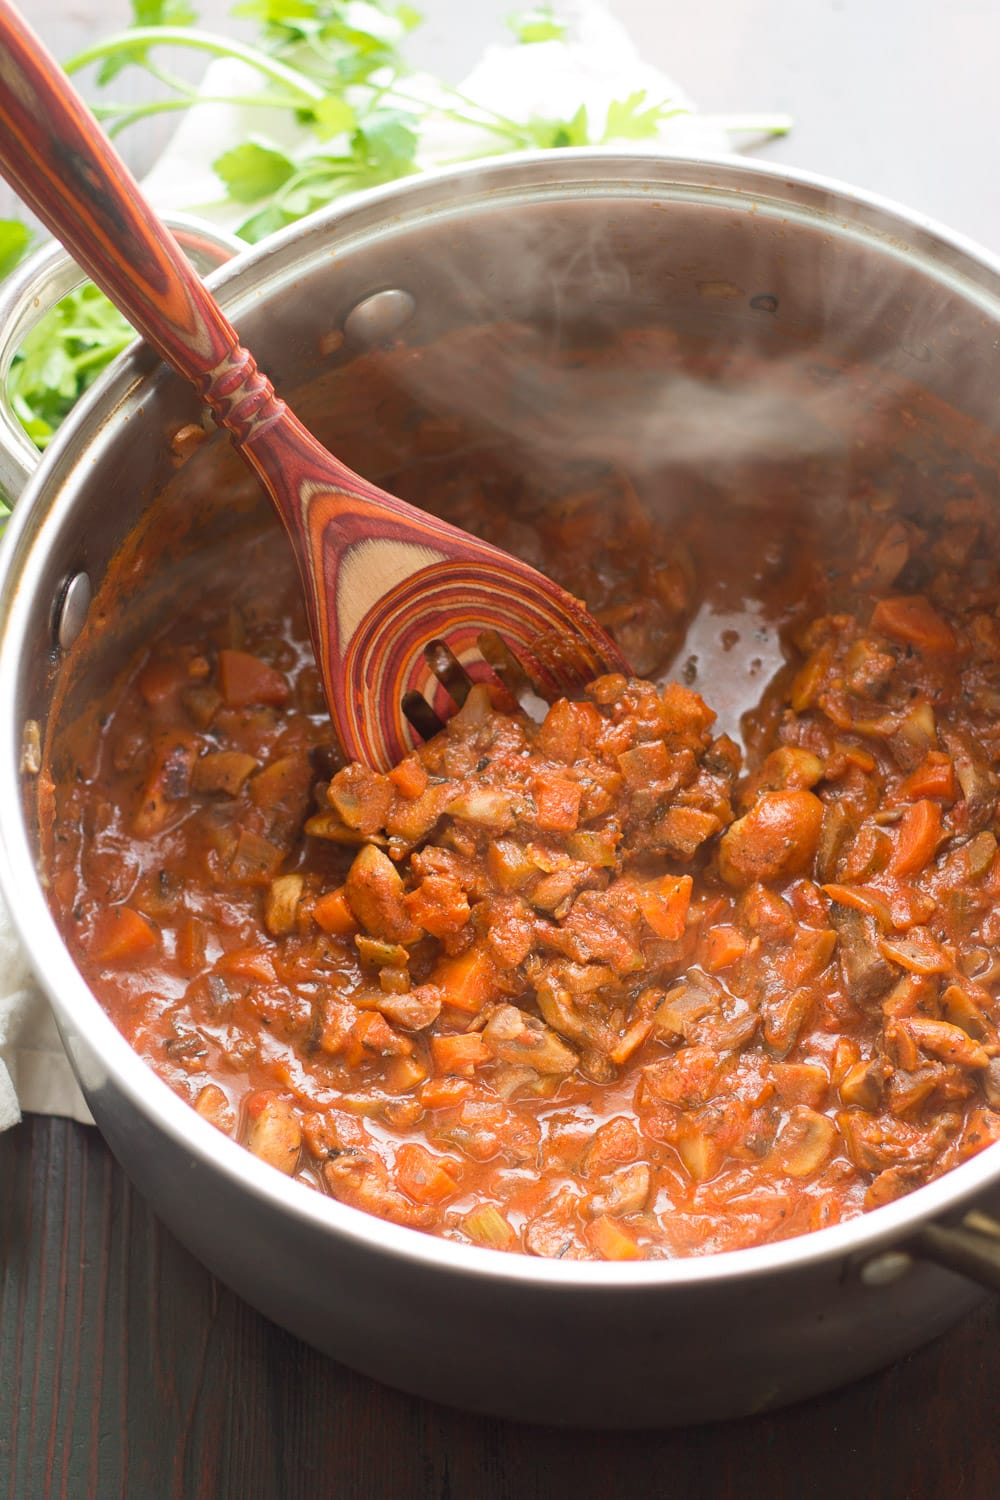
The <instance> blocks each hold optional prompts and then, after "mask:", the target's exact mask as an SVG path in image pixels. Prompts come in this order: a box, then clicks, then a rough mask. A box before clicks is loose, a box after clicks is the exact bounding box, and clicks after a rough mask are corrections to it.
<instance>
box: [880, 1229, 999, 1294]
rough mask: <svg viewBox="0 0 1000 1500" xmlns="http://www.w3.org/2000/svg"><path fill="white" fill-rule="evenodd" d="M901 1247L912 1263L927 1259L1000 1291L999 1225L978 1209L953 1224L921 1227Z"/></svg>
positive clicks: (992, 1289)
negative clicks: (909, 1256)
mask: <svg viewBox="0 0 1000 1500" xmlns="http://www.w3.org/2000/svg"><path fill="white" fill-rule="evenodd" d="M902 1248H903V1250H904V1251H905V1252H906V1253H908V1254H909V1255H911V1256H913V1258H914V1259H915V1260H931V1261H933V1262H934V1263H935V1264H936V1265H939V1266H944V1267H945V1268H946V1269H947V1270H949V1271H954V1272H956V1274H957V1275H959V1276H965V1277H967V1278H968V1279H969V1280H970V1281H978V1282H979V1284H980V1285H981V1286H984V1287H987V1288H988V1289H989V1291H991V1292H1000V1222H998V1221H997V1220H996V1219H994V1218H993V1217H992V1215H990V1214H985V1213H983V1212H982V1211H981V1210H980V1209H972V1210H970V1212H969V1213H967V1214H965V1215H964V1216H963V1217H962V1218H961V1219H960V1220H959V1221H958V1223H957V1224H935V1223H930V1224H924V1225H923V1226H922V1227H921V1228H920V1229H918V1230H917V1231H916V1233H915V1234H914V1235H912V1236H911V1237H910V1239H909V1240H907V1242H906V1244H905V1245H904V1246H903V1247H902Z"/></svg>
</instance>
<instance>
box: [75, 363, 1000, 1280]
mask: <svg viewBox="0 0 1000 1500" xmlns="http://www.w3.org/2000/svg"><path fill="white" fill-rule="evenodd" d="M627 343H628V340H627V338H626V337H624V336H623V345H627ZM577 357H580V356H577ZM416 441H417V445H418V448H419V447H420V445H421V443H422V445H423V453H424V458H423V461H422V463H421V465H420V466H419V468H418V469H417V471H416V472H411V473H410V475H409V482H408V486H407V488H406V489H405V490H404V491H403V492H405V493H407V494H408V495H410V496H411V497H412V498H414V499H416V500H418V501H422V502H423V503H427V504H430V503H432V502H433V504H434V506H435V508H437V509H439V510H440V511H441V512H442V513H444V514H446V515H447V517H448V519H451V520H454V521H456V522H458V523H459V524H461V525H464V526H467V527H469V528H470V529H473V530H476V531H479V532H481V533H483V534H486V535H489V536H490V537H491V539H493V540H496V541H498V542H499V543H500V544H501V545H504V546H507V547H509V548H510V549H511V550H514V551H517V552H519V553H520V554H521V555H524V556H526V557H527V558H528V560H529V561H531V562H533V563H535V564H536V565H537V566H540V567H543V568H546V569H548V571H549V572H550V573H551V574H552V576H554V577H555V578H556V579H557V580H558V581H559V582H560V583H562V584H564V586H566V587H568V588H570V589H572V590H573V591H574V592H576V593H577V594H579V595H580V596H581V597H584V598H585V599H586V600H587V602H588V604H589V606H590V607H591V608H592V609H593V610H594V612H595V613H596V614H597V616H598V618H599V619H601V620H602V622H603V623H604V624H605V625H606V626H607V628H608V629H609V630H610V631H611V632H612V633H613V634H614V635H615V636H616V637H617V639H618V640H619V643H620V644H621V645H622V647H623V649H624V650H625V652H626V654H627V655H628V656H629V659H630V660H631V661H632V663H633V666H634V667H635V670H636V672H637V678H636V679H635V680H632V681H626V680H625V679H624V678H617V677H607V678H602V679H599V680H598V681H597V682H596V683H594V684H592V685H591V688H590V690H589V693H588V696H587V698H586V700H585V701H583V702H581V703H578V704H569V703H565V702H562V703H558V704H555V705H552V706H551V707H550V708H549V711H548V713H547V715H546V716H545V718H544V719H543V720H542V722H541V723H536V722H534V721H533V720H532V719H530V718H528V717H527V716H526V715H525V714H523V713H512V712H507V711H505V709H504V707H503V703H504V701H505V700H502V699H501V698H499V697H498V696H497V695H496V694H494V695H493V696H492V697H491V693H490V690H489V689H488V688H487V687H485V686H483V685H478V686H475V687H473V688H472V690H471V692H469V693H468V696H467V697H466V698H465V702H464V704H463V706H462V707H461V709H460V710H459V712H458V713H457V714H456V716H455V717H454V718H453V719H452V720H451V721H450V722H449V724H448V725H447V727H446V728H445V730H444V731H443V732H442V734H441V735H439V736H437V737H436V738H434V739H432V740H430V741H428V742H427V743H426V744H423V745H421V746H420V747H419V748H418V749H417V750H416V751H415V752H414V753H413V754H412V755H411V756H409V757H408V758H407V759H406V760H405V761H404V762H403V763H402V764H401V765H400V766H398V767H396V768H395V769H394V770H393V771H392V772H391V773H390V774H389V775H388V776H382V775H378V774H375V773H373V772H369V771H367V770H365V769H364V768H362V767H359V766H346V767H345V766H343V765H342V763H341V761H340V758H339V757H338V755H337V753H336V751H335V749H334V748H333V747H332V746H331V742H330V727H329V721H328V718H327V716H326V712H325V708H324V704H323V701H322V695H321V692H320V685H319V678H318V675H317V672H316V668H315V664H314V661H313V658H312V653H311V648H310V646H309V642H308V633H307V628H306V622H305V617H304V611H303V608H302V605H301V602H300V599H299V595H298V588H297V584H296V580H295V576H294V571H293V566H292V563H291V560H290V558H289V557H286V556H285V555H284V553H283V552H281V550H280V548H276V541H275V536H274V534H273V533H271V532H270V531H268V532H267V533H265V534H264V535H262V536H260V537H257V538H251V539H250V540H248V541H247V542H246V543H245V544H244V545H243V547H242V549H241V550H238V551H232V552H231V553H230V554H229V555H228V557H227V559H226V561H225V564H224V569H225V571H224V574H222V575H221V576H220V578H219V580H218V583H217V588H216V590H214V591H213V592H212V593H210V594H205V595H203V596H202V598H201V599H200V600H199V601H198V602H197V603H195V604H194V605H192V607H191V608H189V609H187V610H186V611H185V612H184V613H183V615H182V616H181V617H180V618H178V619H176V620H172V621H171V622H170V623H169V624H168V625H166V626H165V627H164V628H163V629H162V631H161V632H160V633H159V634H158V635H157V636H156V637H155V638H154V639H153V640H151V641H150V642H148V643H147V644H146V645H145V646H144V647H143V649H142V651H141V653H139V655H137V657H136V659H135V660H134V661H133V662H132V663H131V664H130V667H129V670H128V672H127V673H126V674H125V676H124V677H123V678H122V679H121V681H120V682H119V684H118V685H117V686H116V688H115V689H114V691H113V692H112V693H110V694H109V695H108V697H107V699H106V701H104V702H103V703H102V704H101V705H100V723H101V729H100V733H99V735H98V736H97V738H96V741H95V743H94V745H93V749H92V754H91V755H90V757H89V759H88V760H86V761H85V763H84V764H83V765H82V766H81V769H80V773H79V775H78V777H77V778H76V779H73V780H66V781H64V782H62V783H61V784H59V785H58V786H57V787H56V789H55V808H56V812H55V817H54V820H53V825H52V829H51V838H50V849H49V855H48V866H49V869H48V873H49V877H50V884H51V892H52V900H53V905H54V908H55V911H56V914H57V917H58V920H59V923H60V926H61V929H62V931H63V933H64V935H65V938H66V941H67V943H68V945H69V947H70V950H71V952H72V953H73V956H74V958H75V960H76V962H77V963H78V965H79V967H80V969H81V971H82V973H83V974H84V976H85V977H86V979H87V981H88V982H89V984H90V985H91V986H92V988H93V990H94V992H95V994H96V995H97V996H98V997H99V999H100V1000H101V1002H102V1003H103V1004H104V1005H105V1006H106V1008H107V1009H108V1011H109V1013H110V1014H111V1016H112V1017H113V1019H114V1020H115V1022H116V1024H117V1025H118V1026H119V1028H120V1029H121V1031H122V1032H123V1034H124V1035H125V1036H126V1038H127V1039H128V1040H129V1042H130V1043H131V1044H132V1045H133V1046H134V1047H135V1048H136V1050H137V1051H138V1052H139V1053H140V1055H141V1056H142V1057H144V1058H145V1059H146V1060H147V1061H148V1062H149V1063H150V1065H151V1066H152V1067H153V1068H154V1069H155V1070H156V1071H157V1073H159V1075H160V1076H161V1077H163V1078H164V1079H165V1080H166V1081H167V1082H168V1083H169V1084H170V1085H171V1087H172V1088H174V1089H175V1090H176V1091H177V1092H178V1093H179V1094H180V1095H181V1096H182V1097H183V1098H185V1099H187V1100H188V1101H190V1103H191V1104H192V1106H193V1107H194V1108H195V1109H197V1110H198V1111H199V1112H200V1113H201V1114H202V1115H203V1116H205V1117H206V1118H207V1119H209V1120H210V1121H211V1122H212V1123H213V1124H214V1125H215V1126H217V1128H218V1129H219V1130H221V1131H223V1132H225V1133H226V1134H229V1135H232V1136H234V1137H235V1138H237V1139H238V1140H240V1141H242V1142H243V1143H244V1144H245V1145H246V1146H247V1147H248V1148H249V1149H250V1150H251V1151H253V1152H255V1153H256V1154H257V1155H258V1156H260V1157H261V1158H262V1159H263V1160H265V1161H267V1162H269V1163H271V1164H272V1165H273V1166H275V1167H276V1168H278V1169H279V1170H281V1171H283V1172H286V1173H288V1174H293V1175H296V1176H298V1177H300V1178H302V1179H303V1180H305V1181H307V1182H309V1183H310V1184H312V1185H313V1186H314V1187H316V1188H317V1189H318V1190H320V1191H324V1192H327V1193H329V1194H332V1195H333V1196H335V1197H336V1198H338V1199H340V1200H341V1201H343V1202H345V1203H348V1204H350V1205H352V1206H355V1207H358V1208H361V1209H364V1210H367V1211H370V1212H372V1213H375V1214H379V1215H382V1216H383V1217H385V1218H388V1219H390V1220H392V1221H394V1222H396V1223H400V1224H404V1225H409V1226H412V1227H415V1228H419V1229H422V1230H425V1231H428V1232H432V1233H436V1234H440V1235H444V1236H446V1237H448V1238H452V1239H456V1240H461V1241H464V1242H469V1243H473V1244H479V1245H486V1246H489V1247H492V1248H497V1249H503V1250H513V1251H522V1252H525V1253H529V1254H534V1255H542V1256H559V1257H566V1258H570V1259H579V1258H603V1259H611V1260H629V1259H640V1258H650V1257H662V1256H676V1255H686V1254H703V1253H708V1252H712V1251H718V1250H725V1249H733V1248H738V1247H743V1246H748V1245H755V1244H760V1243H763V1242H766V1241H769V1240H774V1239H779V1238H783V1237H787V1236H789V1235H794V1234H799V1233H803V1232H805V1231H808V1230H810V1229H815V1228H819V1227H822V1226H825V1225H828V1224H832V1223H836V1222H838V1221H840V1220H842V1219H845V1218H850V1217H852V1216H854V1215H857V1214H859V1213H861V1212H863V1211H864V1210H865V1209H866V1208H870V1207H873V1206H876V1205H878V1204H881V1203H885V1202H888V1201H890V1200H891V1199H893V1198H895V1197H898V1196H899V1195H900V1194H902V1193H905V1192H908V1191H910V1190H911V1189H912V1188H914V1187H916V1186H918V1185H920V1184H921V1183H924V1182H926V1181H928V1180H930V1179H931V1178H933V1177H935V1176H937V1175H938V1174H940V1173H941V1172H943V1171H946V1170H947V1169H948V1168H950V1167H951V1166H953V1165H955V1164H957V1163H958V1162H961V1161H962V1160H964V1159H966V1158H967V1157H968V1156H970V1155H972V1154H973V1153H975V1152H976V1151H979V1150H980V1149H982V1148H983V1147H984V1146H985V1145H987V1144H989V1143H990V1142H992V1141H994V1140H997V1139H1000V1040H998V1033H997V1022H998V1019H1000V1015H998V1000H997V982H998V977H1000V970H998V968H997V961H996V958H995V953H996V944H997V941H998V939H1000V857H998V852H997V839H996V818H997V799H998V794H1000V782H998V778H997V774H996V764H997V761H998V760H1000V727H998V726H1000V717H998V709H1000V565H998V563H997V561H996V560H997V559H998V558H1000V524H998V519H997V510H996V507H995V503H994V501H993V499H992V497H991V495H990V490H989V481H990V478H991V477H992V476H988V475H987V474H986V473H985V472H982V471H977V470H975V469H974V468H972V469H970V470H969V471H967V472H966V471H962V470H961V469H959V468H958V467H957V466H954V465H953V466H951V467H950V468H947V467H946V468H943V469H941V470H940V471H939V472H938V474H937V486H938V489H937V492H936V493H935V494H934V496H933V503H931V504H929V503H928V502H927V495H926V493H925V492H924V491H923V490H921V488H920V487H919V486H915V487H914V488H913V489H912V490H909V489H908V488H907V487H906V486H905V485H902V484H900V485H897V486H894V487H892V486H890V487H886V486H882V487H879V486H877V485H875V484H873V483H872V481H871V479H870V478H866V477H864V476H863V475H862V476H858V477H855V478H854V479H853V480H852V481H851V484H850V485H849V487H848V492H847V494H846V496H841V497H839V498H838V499H837V500H836V502H835V503H834V501H832V500H831V501H830V503H829V504H828V505H826V506H823V505H820V506H818V507H815V506H814V507H806V506H803V505H802V504H800V503H799V499H800V497H799V494H798V491H797V488H796V484H795V483H794V481H792V480H790V479H789V477H788V476H787V475H783V476H780V475H774V476H771V482H770V484H769V487H768V488H767V492H766V495H765V496H763V497H761V496H757V497H756V501H757V502H759V501H760V500H761V499H762V498H763V499H764V500H765V501H766V503H764V504H762V503H747V497H746V496H737V497H728V498H726V497H719V498H717V502H716V503H715V504H714V506H712V507H707V506H701V507H698V506H694V507H690V508H689V509H686V510H685V511H684V513H683V515H682V516H680V517H679V516H678V514H677V512H676V511H675V512H674V513H673V514H672V515H668V514H667V513H666V512H665V511H664V510H663V508H662V507H661V506H660V505H659V504H658V499H657V494H656V492H655V486H653V487H652V488H651V485H650V483H649V482H647V483H645V484H638V483H635V482H633V481H632V480H631V479H630V478H629V477H628V476H627V475H626V474H625V473H624V472H623V471H622V470H621V469H620V468H618V467H616V466H612V465H607V464H600V463H597V462H581V463H580V464H579V465H578V466H577V467H576V468H575V469H574V470H572V472H570V473H569V478H567V477H566V474H565V473H564V474H563V478H562V483H561V485H560V484H557V483H556V482H555V480H554V479H542V480H539V482H538V483H537V484H536V485H535V486H534V487H532V486H530V485H523V484H522V485H521V486H519V487H517V488H516V489H512V488H511V485H510V481H509V477H508V475H507V471H506V468H505V462H504V457H505V455H504V452H503V449H502V445H496V446H494V447H490V446H489V444H485V445H480V446H479V447H478V448H477V449H476V450H475V452H474V453H472V454H469V453H466V454H465V455H464V456H463V457H462V458H461V459H460V460H458V461H456V459H455V456H454V452H453V451H451V450H452V448H453V447H454V446H455V444H454V443H452V441H451V439H450V438H449V433H448V431H447V427H446V424H445V425H444V426H443V425H442V423H441V422H440V421H439V420H435V419H426V420H425V421H424V422H423V424H422V425H418V426H417V437H416ZM446 476H447V477H446ZM389 487H390V488H391V487H392V484H391V482H390V485H389ZM400 488H401V489H402V485H400Z"/></svg>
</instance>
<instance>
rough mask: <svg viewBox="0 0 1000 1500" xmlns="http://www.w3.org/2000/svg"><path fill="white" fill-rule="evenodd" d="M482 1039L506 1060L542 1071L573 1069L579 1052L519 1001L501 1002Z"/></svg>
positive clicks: (561, 1071)
mask: <svg viewBox="0 0 1000 1500" xmlns="http://www.w3.org/2000/svg"><path fill="white" fill-rule="evenodd" d="M483 1041H484V1042H485V1043H486V1045H487V1047H488V1048H489V1049H490V1051H491V1052H492V1053H493V1055H494V1057H499V1058H501V1059H502V1061H504V1062H509V1063H526V1064H527V1065H528V1066H530V1067H532V1068H535V1069H536V1070H537V1071H538V1072H539V1073H572V1071H573V1069H574V1068H575V1066H576V1061H577V1054H576V1053H575V1052H574V1051H573V1049H572V1047H567V1046H566V1043H565V1042H562V1041H560V1040H559V1038H558V1037H557V1036H556V1034H555V1032H554V1031H552V1030H550V1029H549V1027H548V1026H546V1025H545V1024H544V1022H542V1021H539V1020H537V1019H536V1018H535V1017H534V1016H526V1015H525V1013H524V1011H522V1010H518V1008H517V1006H516V1005H502V1006H500V1008H499V1009H498V1010H496V1011H494V1013H493V1015H492V1016H491V1017H490V1019H489V1021H488V1022H487V1023H486V1027H485V1029H484V1031H483Z"/></svg>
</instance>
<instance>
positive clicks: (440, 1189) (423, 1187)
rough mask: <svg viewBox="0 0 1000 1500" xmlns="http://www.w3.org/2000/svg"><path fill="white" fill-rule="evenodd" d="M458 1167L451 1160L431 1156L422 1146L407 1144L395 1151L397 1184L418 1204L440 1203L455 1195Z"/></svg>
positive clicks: (409, 1142)
mask: <svg viewBox="0 0 1000 1500" xmlns="http://www.w3.org/2000/svg"><path fill="white" fill-rule="evenodd" d="M460 1172H461V1166H460V1164H459V1163H458V1162H457V1161H453V1160H452V1159H451V1158H450V1157H446V1156H434V1155H432V1153H431V1152H430V1151H428V1150H427V1149H426V1148H425V1147H424V1146H418V1145H417V1144H416V1142H414V1141H407V1143H406V1145H405V1146H400V1148H399V1150H398V1151H397V1152H396V1181H397V1183H398V1184H399V1186H400V1187H401V1188H402V1190H403V1192H404V1193H406V1194H407V1195H408V1196H409V1197H410V1198H413V1199H414V1201H415V1202H417V1203H443V1202H444V1201H445V1199H446V1198H451V1197H453V1196H454V1194H455V1193H457V1192H458V1176H459V1174H460Z"/></svg>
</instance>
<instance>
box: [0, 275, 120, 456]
mask: <svg viewBox="0 0 1000 1500" xmlns="http://www.w3.org/2000/svg"><path fill="white" fill-rule="evenodd" d="M134 337H135V334H134V333H133V331H132V329H131V328H130V327H129V325H128V323H127V322H126V321H125V319H124V318H123V317H122V315H121V313H120V312H119V311H118V309H117V308H115V307H112V305H111V303H110V302H109V301H108V300H107V298H106V297H105V296H104V295H103V294H102V293H101V292H99V291H98V290H97V288H96V287H94V286H84V287H81V288H80V290H79V291H77V292H72V293H70V295H69V296H68V297H64V298H63V300H62V301H61V302H60V303H59V304H58V306H56V307H54V308H53V309H52V311H51V312H50V313H47V314H46V316H45V317H44V318H42V319H41V321H40V322H38V323H37V324H36V325H35V327H34V328H33V329H32V330H31V332H30V333H29V334H28V336H27V338H26V339H25V340H24V343H23V344H22V345H21V348H20V349H19V350H18V353H17V354H16V356H15V358H14V362H13V365H12V367H11V373H10V377H9V381H8V391H9V394H10V398H11V403H12V405H13V407H14V410H15V411H16V412H17V414H18V417H19V418H20V420H21V422H22V423H23V424H24V426H25V428H26V430H27V432H28V435H29V437H31V438H32V439H33V441H34V442H36V443H37V444H38V446H39V447H40V448H44V447H45V444H46V443H47V442H48V441H49V439H50V438H51V437H52V434H53V433H54V432H55V430H56V428H57V427H58V426H59V424H60V422H61V421H62V420H63V418H64V417H65V416H66V414H67V412H69V410H70V408H71V407H72V406H73V405H74V403H75V402H76V401H78V400H79V398H80V396H81V395H82V394H83V392H84V391H85V390H86V389H87V387H88V386H89V385H90V384H92V382H93V381H94V380H95V379H96V378H97V376H98V375H99V374H100V373H101V371H102V370H103V369H104V368H105V366H106V365H107V364H108V363H109V362H110V361H111V360H112V359H114V357H115V355H116V354H120V353H121V352H122V350H123V349H125V348H126V347H127V346H128V345H129V344H130V343H131V342H132V340H133V338H134Z"/></svg>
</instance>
